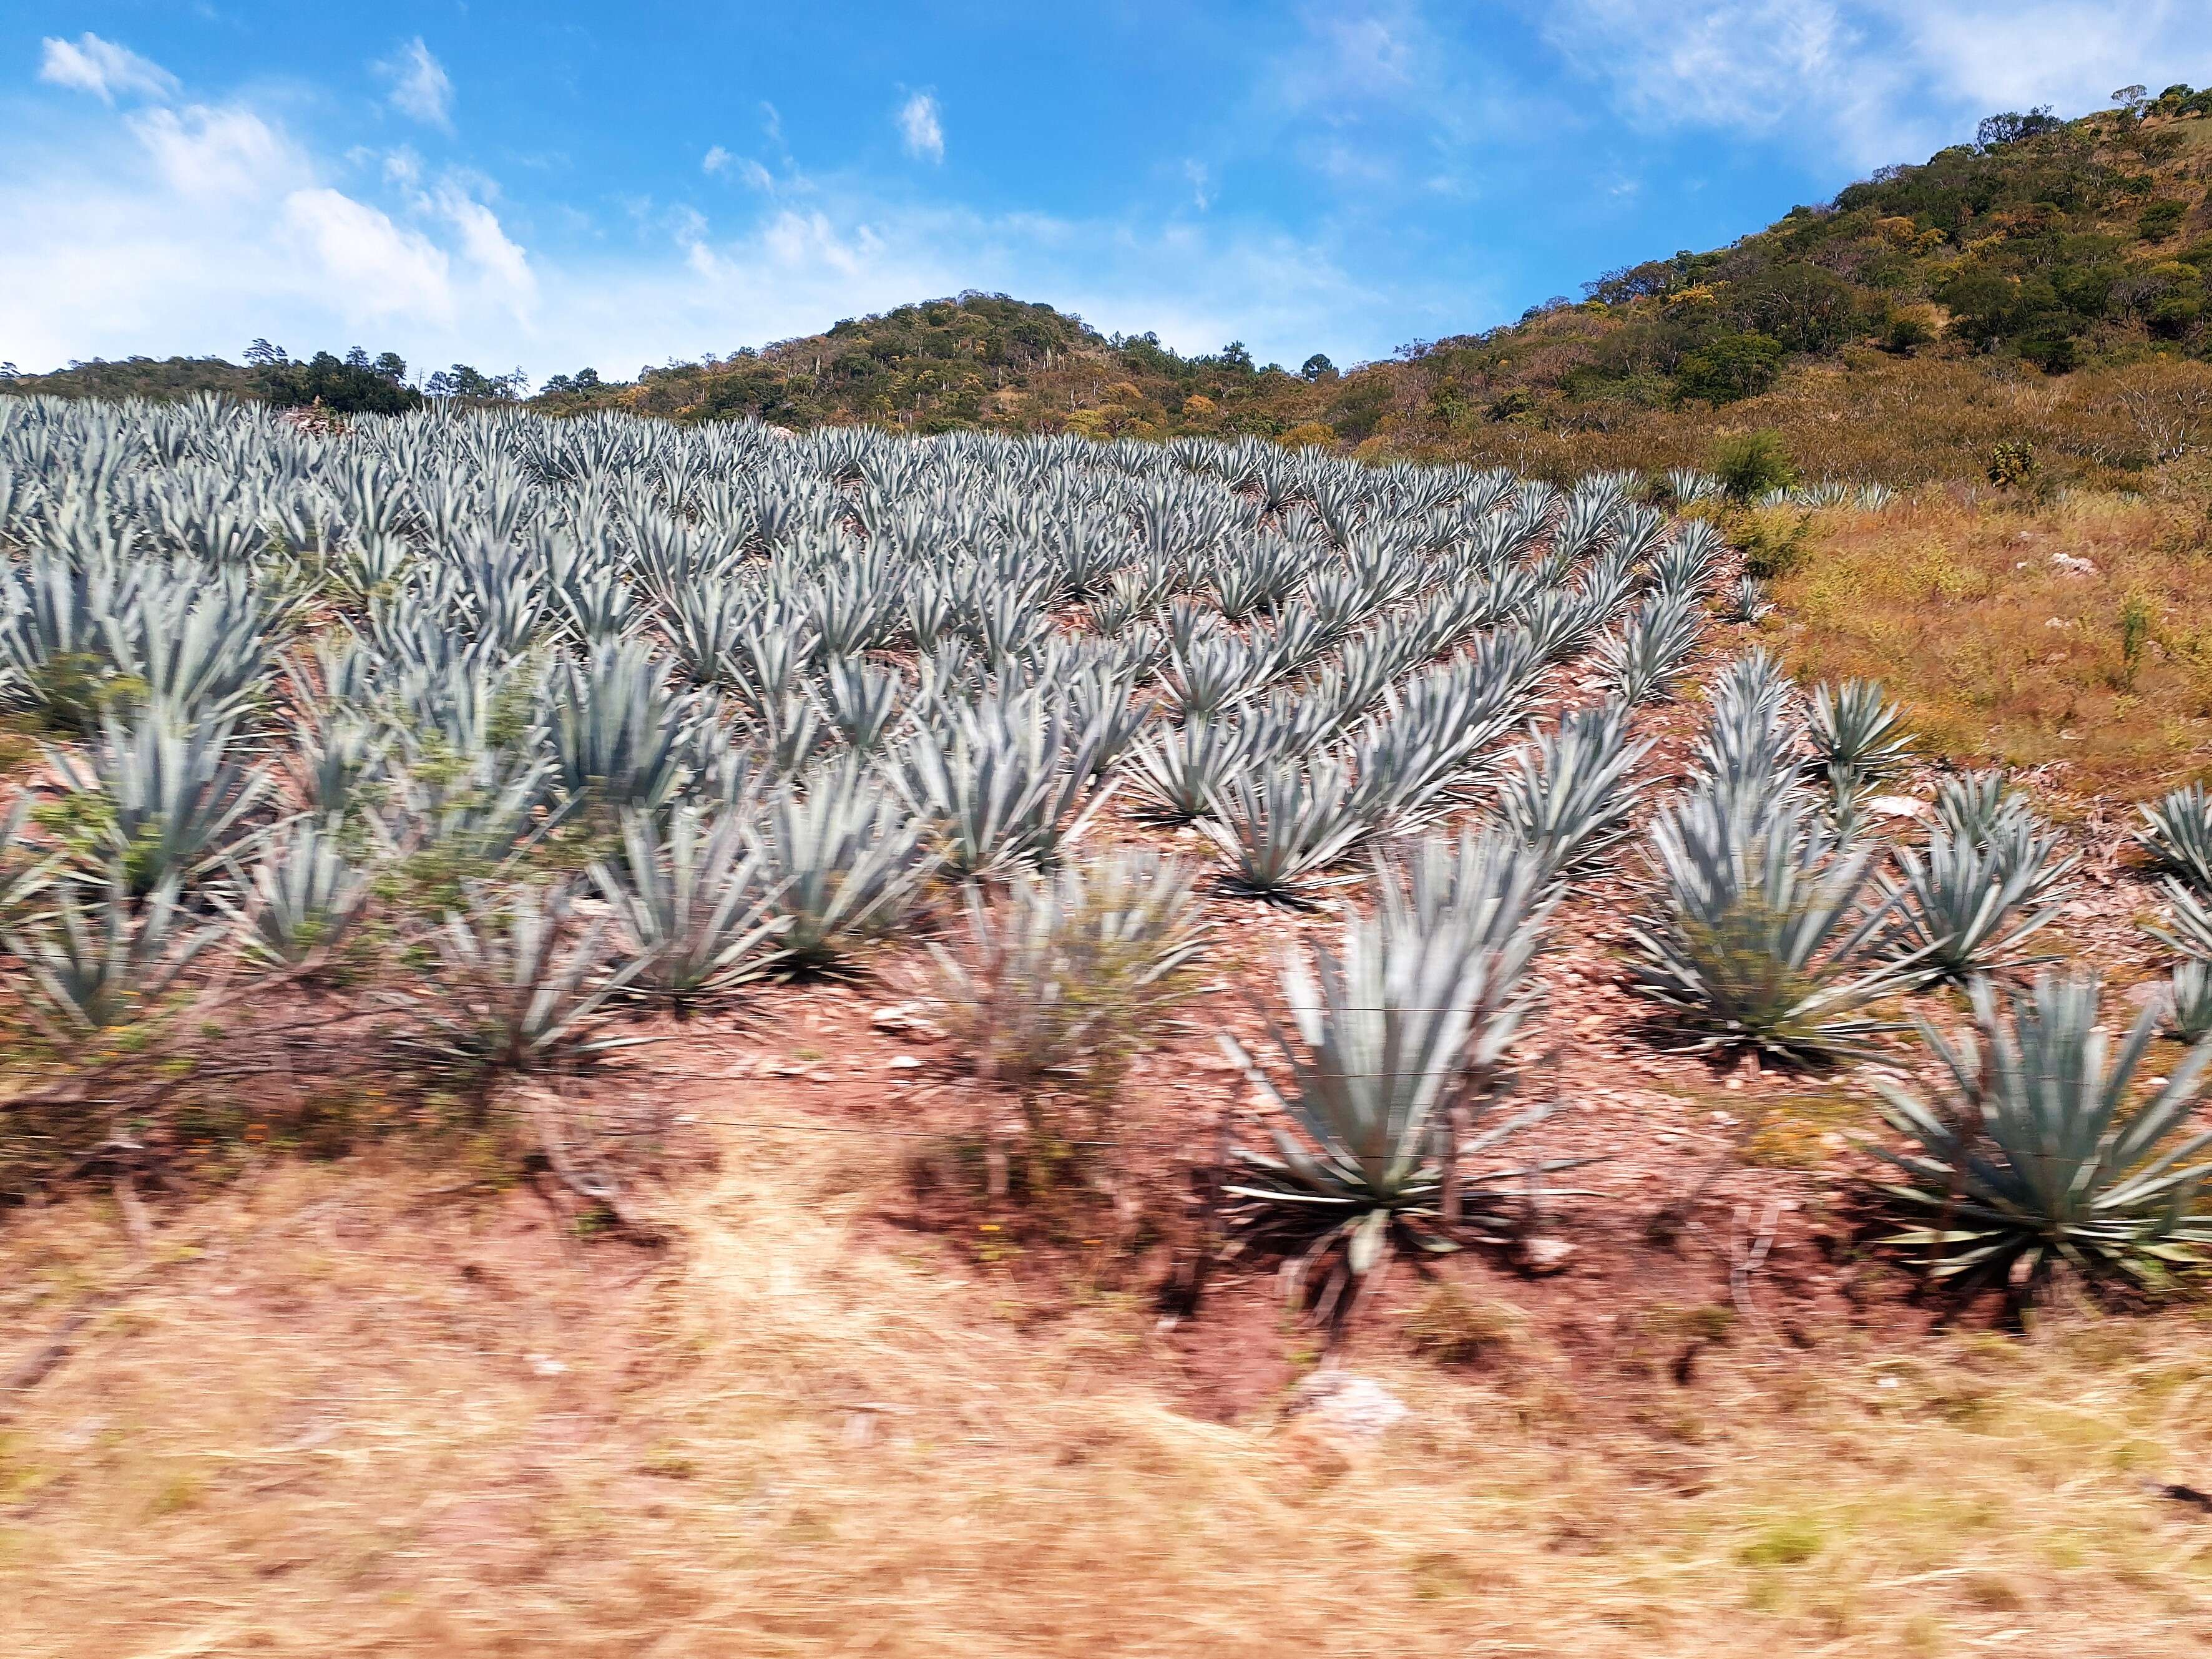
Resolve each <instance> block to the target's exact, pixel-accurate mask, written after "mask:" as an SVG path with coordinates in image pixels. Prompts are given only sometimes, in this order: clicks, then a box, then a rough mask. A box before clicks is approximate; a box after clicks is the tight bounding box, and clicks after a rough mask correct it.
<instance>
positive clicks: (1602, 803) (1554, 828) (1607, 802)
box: [1498, 703, 1651, 880]
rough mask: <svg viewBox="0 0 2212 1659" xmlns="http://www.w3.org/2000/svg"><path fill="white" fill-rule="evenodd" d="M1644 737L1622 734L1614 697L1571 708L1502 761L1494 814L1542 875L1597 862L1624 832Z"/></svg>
mask: <svg viewBox="0 0 2212 1659" xmlns="http://www.w3.org/2000/svg"><path fill="white" fill-rule="evenodd" d="M1650 752H1651V744H1650V743H1649V742H1643V743H1633V744H1632V743H1631V742H1630V741H1629V740H1628V711H1627V709H1626V708H1624V707H1623V706H1622V705H1620V703H1604V704H1601V705H1600V706H1599V707H1597V708H1583V709H1576V710H1572V711H1571V712H1569V713H1567V714H1562V715H1561V716H1560V717H1559V724H1558V725H1557V726H1553V728H1552V729H1551V730H1550V731H1548V732H1539V733H1537V734H1536V736H1535V737H1534V738H1532V739H1531V740H1530V742H1529V743H1528V745H1527V746H1526V747H1525V748H1523V749H1522V750H1520V751H1519V752H1518V753H1517V754H1516V755H1515V756H1514V757H1513V759H1512V760H1511V761H1510V763H1509V764H1508V768H1507V770H1506V773H1505V776H1504V781H1503V783H1502V785H1501V787H1500V788H1499V791H1498V816H1499V817H1501V818H1502V819H1503V820H1504V823H1505V824H1506V826H1507V828H1508V829H1510V830H1511V831H1512V833H1513V834H1514V835H1515V836H1517V837H1518V838H1519V840H1520V842H1521V843H1522V845H1523V846H1525V847H1527V848H1529V849H1530V850H1531V851H1532V852H1534V854H1536V856H1537V858H1538V860H1540V862H1541V865H1542V866H1543V869H1544V872H1545V876H1546V879H1547V880H1554V879H1558V878H1573V877H1577V876H1582V875H1587V874H1589V872H1592V871H1595V870H1597V869H1600V868H1602V867H1603V866H1604V865H1605V864H1606V862H1607V860H1608V859H1609V857H1610V856H1611V854H1612V853H1613V848H1615V847H1617V846H1618V845H1619V844H1620V842H1622V841H1624V840H1626V838H1627V836H1628V834H1629V827H1630V820H1631V818H1632V817H1633V816H1634V814H1635V811H1636V807H1637V801H1638V796H1639V795H1640V794H1641V793H1642V786H1641V785H1640V784H1639V783H1638V782H1637V781H1636V780H1635V777H1634V771H1635V768H1636V764H1637V763H1638V761H1640V760H1642V759H1643V758H1644V756H1646V755H1647V754H1649V753H1650Z"/></svg>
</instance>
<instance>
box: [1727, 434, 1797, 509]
mask: <svg viewBox="0 0 2212 1659" xmlns="http://www.w3.org/2000/svg"><path fill="white" fill-rule="evenodd" d="M1706 470H1707V471H1710V472H1711V474H1712V475H1713V476H1714V477H1717V478H1718V479H1719V480H1720V482H1721V488H1722V489H1724V490H1726V491H1727V492H1728V494H1729V495H1730V496H1732V497H1733V498H1734V499H1735V500H1737V501H1751V500H1753V499H1754V498H1756V497H1758V496H1760V495H1765V493H1766V492H1767V491H1768V490H1770V489H1788V488H1789V487H1790V485H1791V484H1793V483H1796V482H1797V468H1796V465H1795V464H1794V463H1793V462H1792V461H1791V460H1790V453H1789V452H1788V451H1787V450H1785V449H1784V447H1782V438H1781V435H1779V434H1778V433H1774V432H1746V433H1741V434H1739V435H1736V436H1735V437H1731V438H1723V439H1722V440H1721V441H1719V442H1718V443H1717V444H1715V445H1714V446H1713V451H1712V455H1711V459H1709V460H1708V461H1707V463H1706Z"/></svg>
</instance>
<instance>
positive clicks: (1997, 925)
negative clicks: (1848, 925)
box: [1883, 823, 2073, 981]
mask: <svg viewBox="0 0 2212 1659" xmlns="http://www.w3.org/2000/svg"><path fill="white" fill-rule="evenodd" d="M2047 851H2048V849H2047V848H2045V849H2041V851H2040V852H2039V854H2032V855H2030V856H2028V857H2027V858H2025V859H2021V858H2018V857H2016V856H2015V849H2010V848H2008V849H2006V850H2003V851H2000V850H1998V849H1997V848H1992V847H1988V846H1979V847H1978V846H1976V845H1975V844H1974V843H1973V842H1971V841H1968V840H1966V839H1964V838H1962V837H1960V836H1954V835H1953V834H1952V833H1951V831H1950V830H1949V829H1948V828H1947V827H1946V826H1944V825H1942V824H1941V823H1938V824H1936V825H1935V826H1933V827H1932V828H1931V829H1929V833H1928V844H1927V847H1926V848H1925V850H1924V851H1923V852H1916V851H1915V850H1914V849H1913V848H1910V847H1899V848H1897V849H1896V858H1897V864H1898V870H1899V876H1900V879H1899V881H1897V882H1895V883H1891V882H1888V881H1887V880H1885V881H1884V882H1883V887H1884V889H1885V890H1886V891H1887V894H1888V896H1889V897H1890V899H1891V901H1892V902H1893V905H1894V907H1895V909H1894V915H1893V920H1892V923H1891V927H1890V928H1889V930H1888V932H1887V933H1886V935H1885V937H1884V940H1883V945H1884V948H1885V949H1887V951H1890V952H1891V953H1892V954H1893V955H1897V956H1900V957H1911V958H1912V959H1913V960H1915V961H1916V962H1917V963H1918V964H1919V971H1920V973H1921V975H1923V977H1924V978H1926V979H1928V980H1929V981H1936V980H1961V979H1965V978H1966V977H1968V976H1969V975H1973V974H1979V973H1986V972H1989V971H1990V970H1991V969H1997V968H2002V967H2011V966H2015V965H2017V964H2018V963H2020V962H2021V960H2023V958H2022V957H2021V950H2022V948H2023V946H2025V945H2026V944H2027V940H2028V939H2031V938H2032V937H2033V936H2034V934H2036V933H2038V932H2039V931H2040V930H2041V929H2042V928H2043V927H2045V925H2046V924H2048V923H2049V922H2050V921H2051V919H2052V918H2053V917H2055V916H2056V915H2057V914H2058V910H2059V907H2060V906H2061V905H2062V904H2063V903H2064V902H2065V895H2064V893H2063V892H2057V893H2056V894H2055V896H2054V892H2053V890H2054V888H2055V886H2056V884H2057V880H2058V878H2059V876H2060V875H2062V874H2063V870H2057V871H2054V868H2053V866H2052V864H2051V860H2049V859H2048V857H2047ZM2072 862H2073V860H2070V859H2069V860H2065V861H2064V863H2065V865H2066V866H2068V867H2070V866H2071V865H2072Z"/></svg>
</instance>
